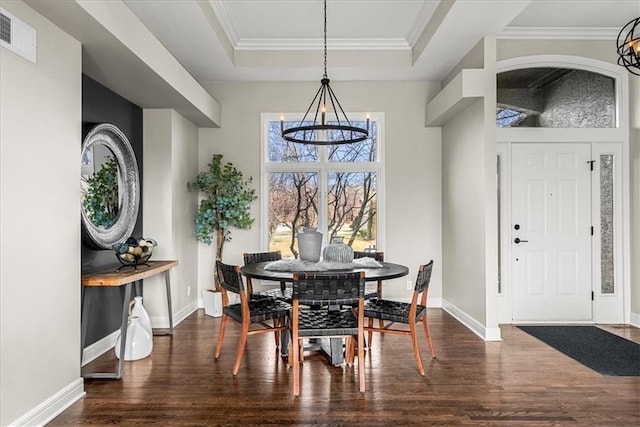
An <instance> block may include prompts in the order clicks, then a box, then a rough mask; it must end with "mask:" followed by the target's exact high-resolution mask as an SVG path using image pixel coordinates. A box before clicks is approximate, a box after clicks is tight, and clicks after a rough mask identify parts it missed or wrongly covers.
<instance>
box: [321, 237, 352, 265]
mask: <svg viewBox="0 0 640 427" xmlns="http://www.w3.org/2000/svg"><path fill="white" fill-rule="evenodd" d="M322 259H323V260H324V261H329V262H341V263H345V264H346V263H350V262H352V261H353V249H352V248H351V246H349V245H347V244H346V243H343V241H342V237H334V238H333V239H332V240H331V244H329V245H327V246H326V247H325V248H324V251H322Z"/></svg>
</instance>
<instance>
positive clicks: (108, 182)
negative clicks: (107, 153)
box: [82, 157, 119, 228]
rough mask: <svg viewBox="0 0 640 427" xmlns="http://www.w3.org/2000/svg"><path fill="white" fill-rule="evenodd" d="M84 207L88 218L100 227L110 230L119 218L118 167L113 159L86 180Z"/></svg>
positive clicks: (103, 164) (108, 160) (109, 159)
mask: <svg viewBox="0 0 640 427" xmlns="http://www.w3.org/2000/svg"><path fill="white" fill-rule="evenodd" d="M82 207H83V208H84V211H85V213H86V215H87V218H89V220H90V221H91V222H92V223H93V224H94V225H96V226H98V227H102V228H109V227H111V226H112V225H113V223H114V222H115V221H116V219H117V218H118V210H119V199H118V165H117V163H116V161H115V160H114V159H113V158H112V157H109V158H108V159H107V160H106V161H105V162H104V163H102V165H101V166H100V169H99V170H98V171H97V172H96V173H95V174H93V175H92V176H90V177H89V178H87V179H86V191H85V193H84V194H83V199H82Z"/></svg>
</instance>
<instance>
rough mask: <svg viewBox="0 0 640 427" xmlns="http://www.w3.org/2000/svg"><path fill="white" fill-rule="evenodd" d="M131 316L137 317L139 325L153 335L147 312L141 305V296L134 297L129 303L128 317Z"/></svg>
mask: <svg viewBox="0 0 640 427" xmlns="http://www.w3.org/2000/svg"><path fill="white" fill-rule="evenodd" d="M131 317H137V318H138V322H140V325H141V326H142V327H143V328H145V329H146V330H147V331H148V332H149V334H150V335H152V336H153V328H152V327H151V319H150V318H149V313H147V310H146V309H145V308H144V306H143V305H142V297H134V298H133V300H132V301H131V303H129V318H131Z"/></svg>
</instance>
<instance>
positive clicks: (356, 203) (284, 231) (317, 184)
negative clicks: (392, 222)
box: [268, 121, 379, 258]
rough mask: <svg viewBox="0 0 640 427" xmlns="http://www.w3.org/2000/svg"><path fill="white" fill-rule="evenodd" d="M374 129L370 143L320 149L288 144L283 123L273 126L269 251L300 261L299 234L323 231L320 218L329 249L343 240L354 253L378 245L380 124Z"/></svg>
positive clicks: (270, 148)
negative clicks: (333, 242) (308, 230)
mask: <svg viewBox="0 0 640 427" xmlns="http://www.w3.org/2000/svg"><path fill="white" fill-rule="evenodd" d="M293 124H296V125H297V124H298V122H289V123H287V122H285V128H286V127H287V126H288V125H293ZM363 124H364V123H357V124H356V125H363ZM370 129H371V131H370V138H369V139H367V140H365V141H362V142H359V143H356V144H345V145H333V146H331V145H330V146H327V147H319V146H314V145H303V144H296V143H291V142H288V141H285V140H283V139H282V138H281V137H280V122H275V121H271V122H269V142H268V161H269V162H270V167H269V169H270V172H269V173H268V180H269V189H268V191H269V195H268V200H269V211H268V221H269V250H280V251H281V252H282V254H283V256H284V257H294V258H295V257H297V256H298V249H297V240H296V236H297V233H298V232H299V231H301V230H302V228H303V227H316V228H320V226H321V223H322V222H321V221H319V218H320V215H323V218H325V221H324V223H323V224H322V226H323V228H324V229H322V230H320V231H322V232H323V233H324V237H325V242H324V243H325V244H326V243H328V242H330V241H331V239H332V238H334V237H336V236H339V237H342V238H343V239H344V241H345V243H347V244H349V245H351V246H352V247H353V248H354V249H355V250H363V249H365V248H367V247H376V246H377V225H378V224H377V179H378V173H377V171H378V167H379V166H378V164H377V160H378V159H377V158H376V157H377V126H376V122H372V123H371V127H370ZM336 133H337V131H336ZM328 137H329V138H332V135H331V134H329V135H328ZM334 137H337V135H336V134H334ZM324 150H326V151H324ZM321 188H326V194H324V195H322V194H321V192H320V189H321Z"/></svg>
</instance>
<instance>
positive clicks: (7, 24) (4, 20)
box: [0, 13, 11, 44]
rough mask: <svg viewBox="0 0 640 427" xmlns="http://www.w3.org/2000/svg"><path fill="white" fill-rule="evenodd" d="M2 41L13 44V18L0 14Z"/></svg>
mask: <svg viewBox="0 0 640 427" xmlns="http://www.w3.org/2000/svg"><path fill="white" fill-rule="evenodd" d="M0 40H2V41H3V42H5V43H9V44H11V18H9V17H8V16H7V15H5V14H4V13H0Z"/></svg>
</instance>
